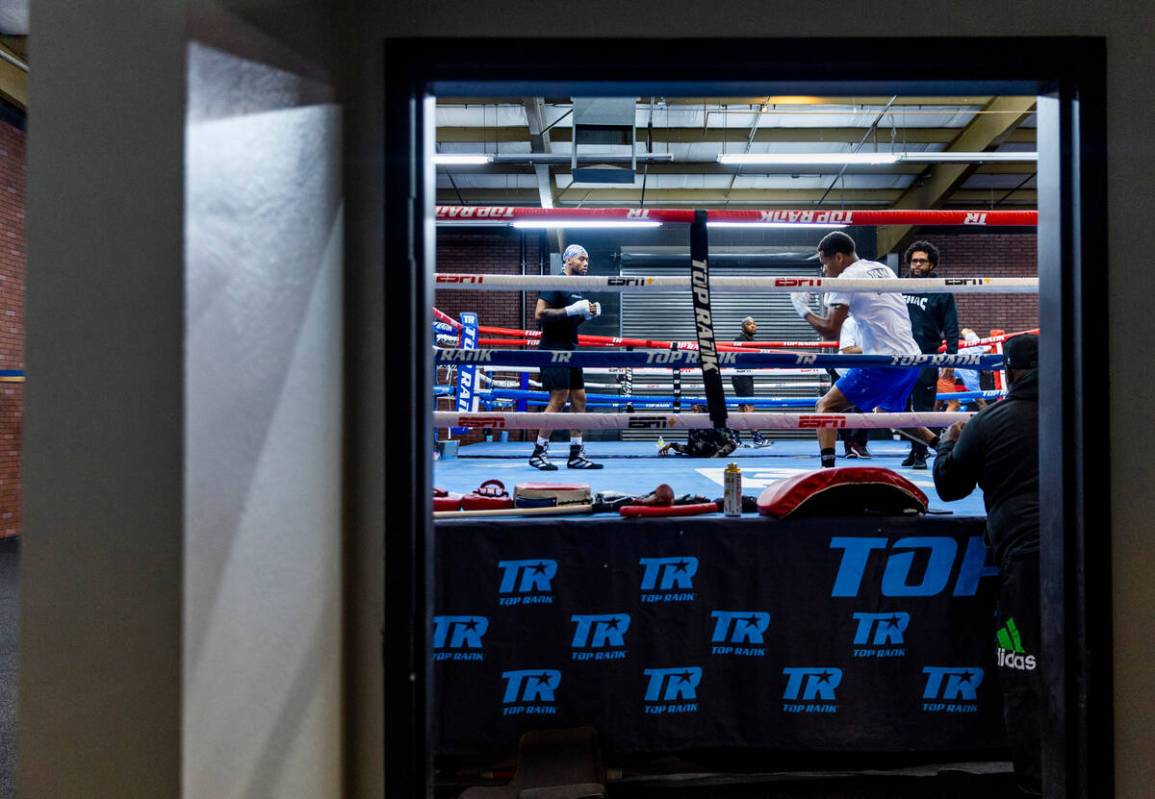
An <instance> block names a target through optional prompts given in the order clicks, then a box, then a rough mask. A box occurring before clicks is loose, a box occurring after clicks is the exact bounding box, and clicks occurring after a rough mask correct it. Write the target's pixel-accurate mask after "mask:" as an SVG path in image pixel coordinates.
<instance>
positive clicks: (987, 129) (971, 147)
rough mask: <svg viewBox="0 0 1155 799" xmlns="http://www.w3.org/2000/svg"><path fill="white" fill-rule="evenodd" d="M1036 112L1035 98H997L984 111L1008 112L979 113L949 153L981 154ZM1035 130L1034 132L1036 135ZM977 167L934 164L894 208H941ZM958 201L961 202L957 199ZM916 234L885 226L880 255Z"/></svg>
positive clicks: (903, 227)
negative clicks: (955, 151)
mask: <svg viewBox="0 0 1155 799" xmlns="http://www.w3.org/2000/svg"><path fill="white" fill-rule="evenodd" d="M1034 109H1035V98H1034V97H996V98H994V99H993V100H991V101H990V103H988V104H987V105H986V106H985V108H984V110H997V111H1001V112H1006V113H998V114H980V115H978V116H976V117H975V118H974V120H973V121H972V122H971V123H970V124H969V125H967V126H966V128H964V129H963V130H962V132H961V133H959V134H958V138H957V139H955V140H954V141H953V142H951V144H950V146H949V147H947V150H948V151H949V150H959V151H964V152H982V151H984V150H987V149H992V148H994V147H997V146H998V145H999V144H1002V143H1003V142H1005V141H1007V140H1008V139H1009V138H1010V137H1011V134H1013V133H1014V131H1015V127H1016V126H1017V125H1018V124H1019V123H1020V122H1021V121H1022V120H1023V119H1025V118H1026V117H1027V115H1029V114H1030V113H1031V112H1032V111H1034ZM1033 132H1034V131H1032V133H1033ZM974 167H975V165H974V164H935V165H933V166H931V167H930V168H929V169H927V176H926V178H925V179H924V180H916V181H915V183H914V185H912V186H911V187H910V188H909V189H907V190H906V191H905V192H904V193H903V195H902V197H901V198H899V200H898V201H897V202H896V203H895V204H894V207H895V208H898V209H904V208H916V209H921V210H930V209H934V208H939V207H941V206H942V205H943V203H944V202H946V200H947V198H948V197H951V195H952V194H956V195H957V194H958V192H955V189H957V188H958V187H959V186H960V185H961V184H962V182H963V181H964V180H966V179H967V177H969V176H970V175H971V174H973V172H974ZM953 199H955V200H956V201H957V200H958V199H959V198H958V197H957V196H956V197H954V198H953ZM913 231H914V226H913V225H885V226H883V227H880V228H879V230H878V243H877V252H878V254H879V255H883V254H885V253H889V252H895V251H897V250H898V249H900V248H901V247H902V246H904V245H905V243H906V241H907V239H909V238H910V237H911V235H912V233H913Z"/></svg>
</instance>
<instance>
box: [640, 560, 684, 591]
mask: <svg viewBox="0 0 1155 799" xmlns="http://www.w3.org/2000/svg"><path fill="white" fill-rule="evenodd" d="M638 562H639V563H640V564H641V565H642V566H644V567H645V569H646V570H645V572H644V573H643V574H642V590H643V591H654V590H658V591H677V590H686V591H689V590H692V589H693V587H694V586H693V582H692V580H693V577H694V575H695V574H697V573H698V559H697V558H693V557H680V558H641V559H640V560H639V561H638Z"/></svg>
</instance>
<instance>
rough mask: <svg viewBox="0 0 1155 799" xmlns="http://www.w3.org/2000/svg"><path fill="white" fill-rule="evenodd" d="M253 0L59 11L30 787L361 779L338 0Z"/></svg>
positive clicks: (220, 787)
mask: <svg viewBox="0 0 1155 799" xmlns="http://www.w3.org/2000/svg"><path fill="white" fill-rule="evenodd" d="M234 5H236V6H237V7H238V9H239V12H243V14H241V13H239V12H238V13H236V14H234V13H232V12H231V11H230V10H229V9H228V8H227V7H226V6H225V5H217V4H211V3H200V2H197V3H195V4H194V3H186V2H176V3H161V4H157V3H151V2H147V3H146V2H133V1H132V0H130V2H127V3H119V4H118V5H117V6H116V8H115V9H109V7H108V6H107V5H105V4H97V5H92V6H76V7H68V8H65V7H63V6H59V5H53V4H46V5H38V6H37V7H36V8H35V9H34V11H33V22H32V25H33V26H34V28H35V30H36V32H37V34H36V36H37V44H36V45H34V49H35V51H36V60H37V66H36V67H35V68H34V69H33V70H32V74H31V76H30V85H31V87H32V89H31V90H32V91H33V92H35V95H36V100H35V102H34V104H33V110H32V112H31V118H32V122H31V125H30V128H31V131H30V137H29V142H30V144H29V187H30V188H29V198H28V237H29V263H30V266H31V268H30V270H29V277H30V280H29V285H28V295H29V298H28V325H27V336H28V364H29V368H30V370H33V371H34V372H35V374H36V375H37V379H36V380H35V381H34V382H35V386H36V388H35V390H34V391H33V392H32V396H31V397H30V398H29V402H30V403H32V404H33V405H34V408H33V409H32V410H31V412H30V413H28V414H27V415H26V425H25V434H26V435H25V444H26V449H25V502H24V511H25V532H26V535H25V536H24V538H25V540H26V541H33V540H35V542H36V543H35V544H32V545H26V546H25V547H23V552H22V557H21V560H22V562H21V567H22V576H21V588H22V591H23V597H22V599H23V600H24V601H23V602H22V603H21V613H22V615H21V630H22V636H21V642H20V655H21V664H20V697H19V703H20V720H19V731H20V741H19V747H18V749H19V758H20V760H19V767H18V791H19V795H20V796H22V797H32V798H33V799H35V798H37V797H53V798H55V797H64V796H85V797H96V798H101V797H109V799H113V798H114V797H115V799H123V797H129V796H147V797H150V799H159V798H163V797H174V798H175V797H181V796H188V797H195V796H212V797H214V799H215V797H227V796H237V797H240V796H245V797H247V796H278V797H337V796H340V795H341V792H342V787H343V775H342V766H343V746H344V736H343V733H342V720H341V710H342V702H343V695H342V692H343V688H344V685H343V680H342V674H341V670H342V656H341V649H342V635H343V627H342V622H341V611H342V603H343V599H344V597H343V593H342V582H341V580H342V574H341V554H342V534H343V529H342V504H341V487H342V486H341V478H342V472H343V466H342V433H343V430H342V416H343V412H344V396H343V392H342V378H343V369H342V352H343V338H342V332H343V331H342V327H343V325H342V319H341V311H342V305H343V295H342V274H341V273H342V265H343V243H342V235H343V230H344V218H343V216H342V208H341V199H340V193H341V171H340V158H341V144H340V136H341V133H340V131H341V114H340V109H339V107H338V106H337V105H336V103H335V99H334V92H333V76H332V73H331V70H330V69H329V67H330V66H331V64H327V63H324V58H325V57H328V56H330V55H331V54H332V51H331V49H330V48H331V44H332V41H331V39H329V38H328V37H327V36H326V35H325V31H326V30H327V26H328V25H329V24H331V20H330V19H329V17H330V16H331V11H330V10H329V9H327V8H326V7H325V6H326V4H324V3H320V2H313V0H303V2H293V3H290V4H282V5H281V6H280V7H278V8H269V7H268V4H264V3H242V2H237V3H235V4H234ZM256 6H263V8H256ZM274 17H275V21H276V24H273V25H270V26H269V29H270V30H271V31H273V33H269V32H268V31H263V30H262V28H261V20H262V19H265V20H266V21H267V20H268V19H271V18H274ZM286 30H288V31H292V32H293V33H294V35H293V36H288V35H287V34H286V33H285V31H286ZM190 35H191V36H193V37H194V38H195V40H196V41H197V42H198V43H199V44H198V45H197V46H196V47H194V48H193V49H192V50H191V51H190V49H189V46H188V45H189V37H190ZM190 53H191V55H190ZM318 54H320V56H319V55H318ZM319 59H320V60H319ZM186 70H189V71H186ZM97 76H98V77H97ZM186 76H187V77H188V79H189V82H188V83H186ZM190 84H191V86H192V91H191V92H188V93H187V94H186V87H187V86H188V85H190ZM186 112H188V124H187V126H186ZM186 145H187V152H186ZM186 155H187V159H186ZM186 202H187V210H188V213H187V215H186V207H185V204H186ZM186 262H187V263H188V265H189V269H188V272H187V275H186V273H185V269H184V268H183V267H184V265H185V263H186ZM186 278H187V279H186ZM186 356H187V368H186ZM186 442H187V448H186Z"/></svg>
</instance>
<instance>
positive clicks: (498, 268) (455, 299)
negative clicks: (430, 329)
mask: <svg viewBox="0 0 1155 799" xmlns="http://www.w3.org/2000/svg"><path fill="white" fill-rule="evenodd" d="M522 236H523V234H522V232H521V231H519V230H512V229H496V230H484V229H482V230H477V229H474V230H446V229H444V228H442V229H440V230H438V231H437V271H438V272H464V273H485V274H490V275H520V274H521V244H522ZM539 241H540V238H539V237H538V236H537V235H536V234H533V233H530V234H525V262H526V272H527V273H528V274H531V275H536V274H540V272H539V266H538V244H539ZM541 269H542V271H543V272H545V273H548V272H549V255H548V253H546V254H545V258H544V264H543V266H542V268H541ZM525 302H526V312H525V318H526V327H528V328H529V329H530V330H535V329H536V328H537V325H536V324H535V323H534V321H533V309H534V306H535V305H536V304H537V294H536V292H527V293H526V298H525ZM434 304H435V305H436V307H437V308H439V309H440V310H442V311H444V312H445V313H447V314H449V315H450V316H452V317H453V318H454V319H456V318H457V316H458V314H460V313H461V312H462V311H476V312H477V317H478V321H479V322H480V323H481V324H483V325H492V326H493V327H514V328H521V327H522V324H521V310H520V308H519V296H518V294H516V293H514V292H509V291H496V292H495V291H438V292H436V293H435V294H434Z"/></svg>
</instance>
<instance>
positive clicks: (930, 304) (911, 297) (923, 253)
mask: <svg viewBox="0 0 1155 799" xmlns="http://www.w3.org/2000/svg"><path fill="white" fill-rule="evenodd" d="M938 257H939V255H938V247H935V246H934V245H933V244H931V243H930V242H929V241H916V242H915V243H914V244H911V245H910V246H909V247H907V248H906V255H905V256H904V257H903V260H905V261H906V266H907V269H908V271H909V274H910V276H911V277H938V275H936V274H935V272H934V270H935V267H937V266H938ZM902 298H903V299H904V300H906V310H907V312H908V313H909V314H910V330H911V333H913V334H914V340H915V341H916V342H917V343H918V347H919V349H920V350H922V351H923V353H924V354H934V353H937V352H938V348H939V345H940V344H941V343H942V340H943V339H944V338H945V339H946V351H947V352H948V353H950V354H951V355H955V354H957V353H958V311H956V310H955V305H954V295H953V294H904V295H903V296H902ZM938 372H939V370H938V369H937V368H935V367H933V366H932V367H928V368H926V369H923V370H922V372H921V374H919V378H918V382H917V383H915V384H914V388H913V389H912V390H911V392H910V403H909V407H910V410H912V411H933V410H934V401H935V396H936V394H937V386H938V378H939V373H938ZM953 374H954V372H953V370H951V369H944V370H943V375H942V376H943V377H947V378H949V377H952V376H953ZM902 465H903V466H910V467H911V468H914V469H925V468H926V444H922V443H918V442H912V443H911V445H910V454H909V455H907V456H906V460H904V461H903V462H902Z"/></svg>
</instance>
